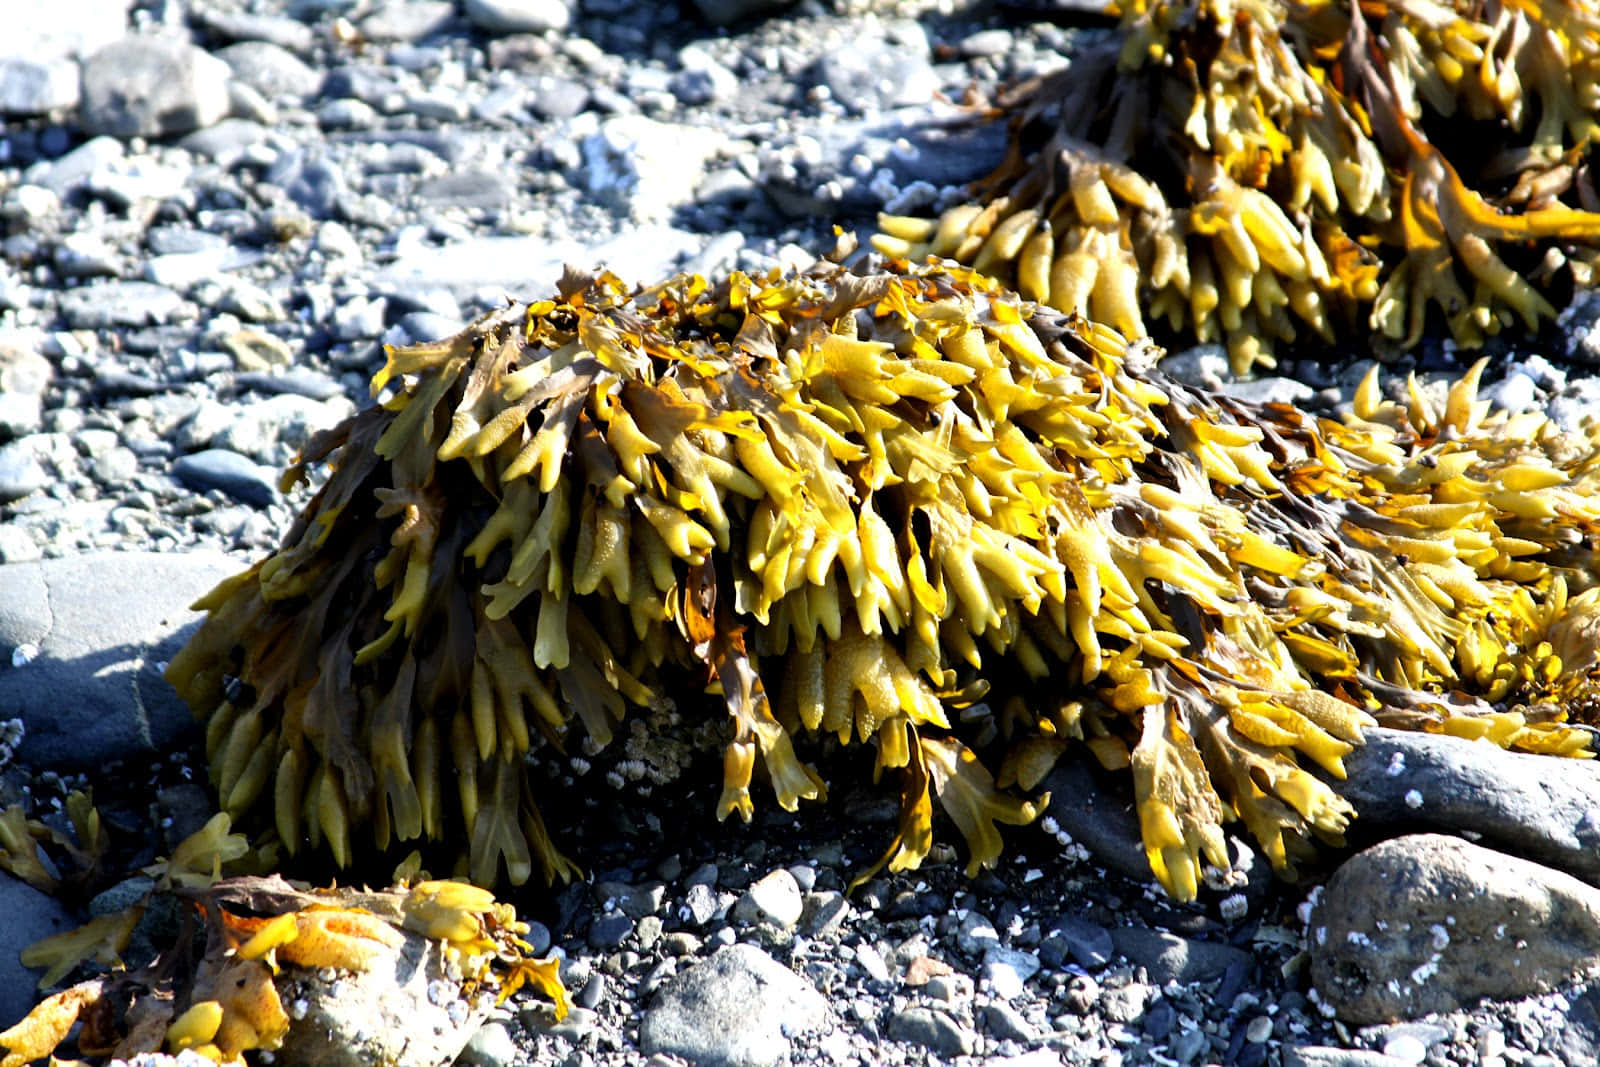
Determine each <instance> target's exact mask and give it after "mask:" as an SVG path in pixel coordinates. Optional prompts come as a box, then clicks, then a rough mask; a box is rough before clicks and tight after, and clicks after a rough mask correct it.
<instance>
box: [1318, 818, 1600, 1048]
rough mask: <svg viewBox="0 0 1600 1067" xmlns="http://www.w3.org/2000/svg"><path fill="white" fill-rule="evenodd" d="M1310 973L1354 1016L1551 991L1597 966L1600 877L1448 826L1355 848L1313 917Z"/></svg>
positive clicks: (1377, 1017)
mask: <svg viewBox="0 0 1600 1067" xmlns="http://www.w3.org/2000/svg"><path fill="white" fill-rule="evenodd" d="M1310 935H1311V937H1310V940H1311V980H1312V982H1313V984H1314V985H1315V986H1316V988H1317V991H1318V993H1319V994H1320V995H1321V997H1322V999H1323V1000H1324V1001H1325V1002H1327V1003H1328V1004H1330V1005H1332V1007H1333V1009H1334V1011H1335V1012H1337V1013H1338V1016H1339V1017H1340V1018H1341V1019H1343V1020H1345V1021H1346V1022H1350V1023H1354V1024H1357V1025H1362V1026H1365V1025H1369V1024H1372V1023H1382V1022H1394V1021H1397V1020H1401V1019H1412V1018H1416V1017H1418V1016H1422V1015H1426V1014H1427V1013H1429V1012H1450V1011H1456V1010H1458V1009H1461V1008H1465V1007H1468V1006H1470V1005H1472V1004H1473V1003H1475V1002H1476V1001H1477V1000H1479V999H1480V998H1483V997H1493V998H1494V999H1496V1000H1511V999H1515V998H1517V997H1524V996H1529V995H1532V994H1535V993H1545V992H1549V991H1550V990H1552V989H1555V988H1556V987H1558V986H1560V985H1561V984H1562V983H1564V982H1566V981H1567V980H1569V979H1570V978H1572V977H1573V976H1574V975H1582V974H1586V973H1592V972H1593V971H1594V970H1596V969H1597V968H1600V889H1596V888H1595V887H1594V886H1591V885H1588V884H1587V883H1584V882H1581V881H1579V880H1578V879H1576V878H1574V877H1572V876H1571V875H1568V874H1564V873H1562V872H1561V871H1557V870H1552V869H1551V868H1549V867H1543V866H1540V865H1539V864H1537V863H1532V862H1530V861H1528V860H1525V859H1519V858H1517V857H1515V856H1508V855H1506V854H1504V853H1501V852H1494V851H1491V850H1490V849H1487V848H1481V847H1479V846H1477V845H1473V844H1469V843H1468V842H1466V841H1462V840H1460V839H1459V838H1454V837H1446V836H1444V835H1442V834H1413V835H1410V836H1408V837H1398V838H1395V839H1394V840H1392V841H1385V842H1384V843H1383V844H1381V845H1376V846H1374V847H1372V848H1369V849H1367V850H1366V851H1365V852H1361V853H1358V854H1357V855H1355V856H1354V857H1352V858H1351V859H1350V860H1348V861H1347V862H1346V863H1345V864H1344V866H1342V867H1340V868H1339V870H1338V871H1337V872H1335V874H1334V876H1333V878H1332V879H1330V880H1329V882H1328V885H1327V887H1326V889H1325V890H1324V891H1323V894H1322V899H1321V901H1320V902H1319V903H1318V905H1317V907H1316V910H1315V911H1314V912H1313V914H1312V918H1311V924H1310Z"/></svg>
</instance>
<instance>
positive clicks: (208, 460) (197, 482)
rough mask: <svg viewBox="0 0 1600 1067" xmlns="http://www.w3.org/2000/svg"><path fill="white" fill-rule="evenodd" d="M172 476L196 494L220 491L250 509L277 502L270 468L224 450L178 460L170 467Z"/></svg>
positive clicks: (276, 482)
mask: <svg viewBox="0 0 1600 1067" xmlns="http://www.w3.org/2000/svg"><path fill="white" fill-rule="evenodd" d="M172 475H173V477H175V478H177V479H178V481H179V482H181V483H183V484H184V485H186V486H188V487H189V488H190V489H193V490H195V491H197V492H205V491H206V490H207V489H220V490H221V491H222V492H224V493H226V494H227V495H228V496H231V497H233V498H234V499H235V500H237V501H239V502H240V503H242V504H250V505H251V506H253V507H258V508H264V507H268V506H269V505H271V504H272V503H273V502H274V501H276V500H277V498H278V479H277V477H276V476H275V475H274V474H273V472H272V469H271V468H269V467H263V466H261V465H260V464H258V463H254V462H252V461H250V460H249V459H247V458H245V457H244V456H241V455H240V454H239V453H237V452H230V451H228V450H227V449H224V448H208V449H206V450H205V451H203V452H196V453H194V454H193V455H188V456H179V457H178V458H177V460H175V461H174V462H173V464H172Z"/></svg>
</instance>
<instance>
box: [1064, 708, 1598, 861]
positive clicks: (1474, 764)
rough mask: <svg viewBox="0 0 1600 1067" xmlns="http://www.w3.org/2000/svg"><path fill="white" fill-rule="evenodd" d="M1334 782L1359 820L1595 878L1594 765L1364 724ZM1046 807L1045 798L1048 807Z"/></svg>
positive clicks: (1595, 788)
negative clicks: (1474, 837) (1456, 835)
mask: <svg viewBox="0 0 1600 1067" xmlns="http://www.w3.org/2000/svg"><path fill="white" fill-rule="evenodd" d="M1366 739H1367V743H1366V744H1365V745H1362V746H1360V747H1358V748H1357V749H1356V750H1355V751H1354V752H1352V753H1350V755H1348V756H1346V757H1345V761H1344V763H1345V770H1346V771H1347V772H1348V774H1349V777H1348V779H1347V780H1346V781H1344V782H1341V783H1340V784H1339V792H1340V793H1341V794H1342V795H1343V796H1344V797H1345V798H1346V799H1348V800H1349V801H1350V803H1352V804H1354V805H1355V808H1356V813H1357V815H1358V817H1359V819H1360V824H1359V825H1361V826H1362V827H1364V828H1368V829H1373V828H1375V829H1377V830H1378V831H1379V832H1380V833H1381V832H1382V828H1383V827H1385V826H1395V827H1406V828H1409V829H1416V828H1418V827H1422V828H1426V829H1430V830H1440V831H1446V832H1451V831H1469V832H1471V833H1474V834H1481V835H1482V839H1483V843H1484V844H1485V845H1491V846H1493V847H1495V848H1498V849H1500V850H1502V851H1506V852H1510V853H1512V854H1513V855H1517V856H1522V857H1524V858H1526V859H1530V860H1534V861H1536V862H1538V863H1542V864H1544V865H1546V866H1549V867H1555V868H1557V869H1559V870H1563V871H1566V872H1567V873H1568V874H1572V875H1575V876H1577V877H1579V878H1582V879H1583V880H1584V881H1586V882H1589V883H1591V884H1593V885H1600V765H1597V764H1596V762H1595V761H1593V760H1569V759H1551V758H1550V757H1549V756H1535V755H1529V754H1526V753H1517V752H1506V751H1504V750H1502V749H1500V748H1497V747H1495V746H1494V745H1489V744H1483V743H1481V742H1476V741H1465V740H1462V739H1460V738H1456V737H1446V736H1443V735H1440V734H1426V733H1421V732H1416V731H1410V730H1384V729H1370V730H1367V731H1366ZM1052 810H1053V808H1052Z"/></svg>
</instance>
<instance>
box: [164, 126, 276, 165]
mask: <svg viewBox="0 0 1600 1067" xmlns="http://www.w3.org/2000/svg"><path fill="white" fill-rule="evenodd" d="M266 139H267V128H266V127H265V126H263V125H262V124H261V123H259V122H255V121H253V120H251V119H242V118H227V119H223V120H222V121H221V122H219V123H217V124H216V125H215V126H209V127H207V128H206V129H203V130H196V131H195V132H193V133H191V134H189V135H188V136H187V137H185V138H183V139H182V140H181V141H179V142H178V144H179V145H180V146H181V147H182V148H184V149H186V150H187V151H190V152H193V153H194V154H195V155H197V156H201V157H203V158H205V159H209V160H211V161H212V162H215V163H224V164H227V163H232V162H233V161H235V160H238V159H240V158H242V157H244V156H245V154H246V153H247V152H249V151H250V150H252V149H254V148H255V147H256V146H257V145H260V144H262V143H263V142H264V141H265V140H266Z"/></svg>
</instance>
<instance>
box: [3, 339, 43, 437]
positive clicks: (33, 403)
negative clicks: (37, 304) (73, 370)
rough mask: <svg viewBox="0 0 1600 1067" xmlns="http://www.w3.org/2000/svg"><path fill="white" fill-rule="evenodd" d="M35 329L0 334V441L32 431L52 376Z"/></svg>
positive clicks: (39, 414)
mask: <svg viewBox="0 0 1600 1067" xmlns="http://www.w3.org/2000/svg"><path fill="white" fill-rule="evenodd" d="M43 343H44V336H43V334H42V333H40V332H39V331H37V330H3V331H0V441H7V440H10V439H11V438H14V437H22V436H23V435H25V434H30V433H34V432H36V431H37V430H38V429H39V427H40V423H41V420H42V414H43V413H42V410H41V407H42V405H43V403H44V393H45V390H46V389H47V388H48V387H49V385H50V379H51V377H52V376H53V374H54V371H53V369H52V368H51V365H50V361H49V360H48V359H46V358H45V357H44V356H43V355H41V354H40V353H39V348H40V346H41V345H42V344H43Z"/></svg>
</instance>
